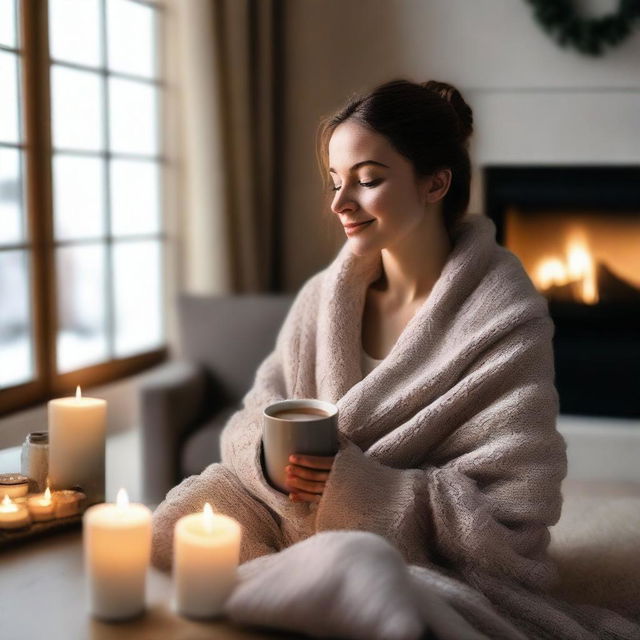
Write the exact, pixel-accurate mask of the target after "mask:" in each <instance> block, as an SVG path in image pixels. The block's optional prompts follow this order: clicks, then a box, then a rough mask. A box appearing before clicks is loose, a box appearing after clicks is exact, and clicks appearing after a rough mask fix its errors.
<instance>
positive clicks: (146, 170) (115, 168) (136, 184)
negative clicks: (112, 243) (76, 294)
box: [111, 160, 160, 235]
mask: <svg viewBox="0 0 640 640" xmlns="http://www.w3.org/2000/svg"><path fill="white" fill-rule="evenodd" d="M158 171H159V167H158V164H157V163H154V162H145V161H143V160H139V161H138V160H114V161H113V162H112V164H111V227H112V234H113V235H132V234H136V233H157V232H158V231H160V216H159V207H158V189H159V184H158Z"/></svg>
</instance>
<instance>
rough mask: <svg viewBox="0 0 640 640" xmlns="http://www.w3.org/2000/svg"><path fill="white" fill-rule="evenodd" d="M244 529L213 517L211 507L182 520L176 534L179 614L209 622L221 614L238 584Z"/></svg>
mask: <svg viewBox="0 0 640 640" xmlns="http://www.w3.org/2000/svg"><path fill="white" fill-rule="evenodd" d="M241 535H242V527H241V526H240V523H239V522H238V521H237V520H234V519H233V518H230V517H228V516H225V515H222V514H214V513H213V511H212V509H211V506H210V505H209V503H207V504H205V506H204V510H203V511H202V512H201V513H192V514H189V515H187V516H183V517H182V518H180V519H179V520H178V522H176V525H175V530H174V539H173V544H174V593H175V604H176V608H177V610H178V612H179V613H181V614H182V615H185V616H189V617H194V618H208V617H213V616H217V615H219V614H221V613H222V608H223V606H224V603H225V601H226V599H227V598H228V597H229V595H230V593H231V591H232V590H233V587H234V585H235V581H236V573H237V567H238V561H239V559H240V538H241Z"/></svg>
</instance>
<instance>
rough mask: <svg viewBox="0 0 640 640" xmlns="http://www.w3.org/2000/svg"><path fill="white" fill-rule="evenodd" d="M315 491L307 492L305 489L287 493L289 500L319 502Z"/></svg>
mask: <svg viewBox="0 0 640 640" xmlns="http://www.w3.org/2000/svg"><path fill="white" fill-rule="evenodd" d="M321 497H322V496H319V495H318V494H316V493H307V492H306V491H296V492H295V493H290V494H289V499H290V500H291V502H320V498H321Z"/></svg>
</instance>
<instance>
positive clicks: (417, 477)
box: [153, 214, 640, 640]
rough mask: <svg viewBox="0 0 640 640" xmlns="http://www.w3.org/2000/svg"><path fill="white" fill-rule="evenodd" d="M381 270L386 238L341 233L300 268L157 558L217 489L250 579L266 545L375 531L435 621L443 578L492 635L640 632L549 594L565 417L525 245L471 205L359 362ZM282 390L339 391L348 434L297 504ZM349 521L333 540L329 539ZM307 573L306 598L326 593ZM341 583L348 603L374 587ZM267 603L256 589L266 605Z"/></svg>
mask: <svg viewBox="0 0 640 640" xmlns="http://www.w3.org/2000/svg"><path fill="white" fill-rule="evenodd" d="M381 270H382V262H381V256H380V255H379V254H376V255H373V254H372V255H367V256H356V255H355V254H353V253H352V252H351V250H350V247H349V243H348V242H346V243H345V245H344V246H343V247H342V248H341V249H340V251H339V252H338V254H337V256H336V257H335V259H334V260H333V261H332V262H331V264H329V265H328V266H327V267H326V268H325V269H324V270H322V271H321V272H319V273H317V274H315V275H314V276H312V277H311V278H309V280H307V281H306V282H305V284H304V285H303V286H302V288H301V290H300V291H299V293H298V295H297V296H296V299H295V300H294V302H293V305H292V307H291V309H290V311H289V313H288V315H287V317H286V319H285V321H284V323H283V326H282V328H281V330H280V332H279V334H278V337H277V340H276V344H275V348H274V350H273V351H272V352H271V353H270V354H269V355H268V356H267V358H266V359H265V360H264V361H263V362H262V363H261V365H260V367H259V368H258V371H257V373H256V377H255V380H254V384H253V386H252V388H251V389H250V390H249V392H248V393H247V394H246V396H245V397H244V399H243V407H242V408H241V409H240V410H239V411H237V412H236V413H235V414H234V415H233V416H231V418H230V419H229V421H228V423H227V424H226V426H225V429H224V431H223V433H222V437H221V453H222V462H221V463H217V464H214V465H211V466H210V467H209V468H207V469H206V470H205V471H204V472H203V473H202V474H201V475H200V476H193V477H191V478H188V479H187V480H185V481H184V482H183V483H182V484H180V485H179V486H178V487H176V488H174V489H172V491H171V492H169V494H168V495H167V498H166V500H165V501H164V502H163V503H162V504H161V505H160V507H159V508H158V509H157V511H156V513H155V514H154V545H153V554H154V561H155V562H156V564H157V565H158V566H164V567H168V566H169V565H170V563H171V545H172V535H173V525H174V523H175V521H176V519H177V518H178V517H180V516H181V515H183V514H185V513H189V512H192V511H196V510H200V509H202V505H203V503H204V501H205V500H208V501H210V502H212V504H213V506H214V508H217V509H219V510H220V511H222V512H223V513H227V514H229V515H231V516H233V517H235V518H236V519H238V520H239V521H240V522H241V524H242V525H243V529H244V533H245V535H244V536H243V542H242V546H241V558H240V559H241V562H242V563H247V567H249V568H245V569H244V572H245V573H244V575H246V576H247V578H246V579H247V580H251V579H256V578H255V573H254V574H252V573H251V571H250V564H251V562H252V561H254V560H255V559H260V558H259V557H260V556H265V555H269V556H270V557H269V559H268V561H265V560H261V562H262V563H263V564H262V565H261V566H263V567H264V568H265V570H266V568H267V567H274V566H275V565H278V564H280V563H282V564H281V566H280V567H279V568H278V571H281V570H286V569H288V570H289V571H290V572H291V574H292V575H294V576H295V575H296V571H298V572H299V571H300V570H301V566H300V565H299V564H296V563H297V562H298V560H299V559H300V558H301V557H303V552H301V555H299V556H298V555H296V553H289V554H287V553H278V552H280V551H282V550H284V549H288V547H291V546H292V545H298V544H300V543H304V542H305V541H307V540H308V538H310V537H311V536H314V535H317V534H319V533H321V532H334V533H335V532H345V533H348V532H350V533H351V535H356V532H369V533H371V534H375V535H376V536H379V537H381V538H383V539H384V540H385V541H386V542H387V543H388V544H389V545H390V546H391V547H393V548H394V549H395V550H397V551H398V552H399V554H400V556H401V557H402V559H403V561H404V563H405V570H406V571H407V572H408V574H409V575H410V577H411V581H412V584H413V587H414V591H415V592H416V593H418V595H419V597H418V598H417V599H415V598H414V599H413V601H412V602H413V604H412V605H411V606H417V607H418V608H419V610H420V611H421V612H422V614H421V615H422V616H423V618H422V619H424V620H425V624H426V625H428V624H429V620H428V616H427V619H425V618H424V612H425V610H428V609H429V607H428V606H427V605H425V604H424V602H425V601H426V599H428V598H429V597H432V596H434V595H435V596H437V597H439V598H441V599H442V600H444V601H445V602H447V603H448V604H450V605H451V606H452V607H454V608H455V609H456V611H457V612H458V613H459V614H460V615H461V616H463V618H464V619H465V620H466V621H468V622H469V623H470V624H472V625H473V626H474V628H475V629H476V630H477V632H478V633H484V634H486V635H488V636H489V637H492V638H493V637H504V638H526V637H531V638H562V639H564V640H568V639H576V640H584V639H587V638H640V626H638V625H637V624H636V623H635V622H634V621H631V620H629V619H626V618H624V617H622V616H621V615H619V614H618V613H616V612H614V611H611V610H608V609H604V608H599V607H596V606H592V605H580V604H570V603H568V602H564V601H562V600H560V599H558V598H555V597H552V596H551V595H550V594H549V591H550V590H551V588H552V587H553V586H554V585H555V584H556V583H557V581H558V571H557V566H556V564H555V562H554V561H553V560H552V559H551V557H550V555H549V553H548V545H549V540H550V535H549V527H550V526H552V525H554V524H555V523H556V522H557V521H558V519H559V517H560V513H561V508H562V494H561V491H560V485H561V482H562V479H563V478H564V477H565V475H566V472H567V458H566V443H565V441H564V439H563V438H562V436H561V435H560V434H559V433H558V431H557V429H556V417H557V414H558V408H559V407H558V395H557V392H556V389H555V386H554V365H553V349H552V337H553V331H554V327H553V323H552V321H551V319H550V317H549V313H548V307H547V302H546V300H545V298H544V297H543V296H541V295H540V294H539V293H538V292H537V291H536V290H535V288H534V286H533V284H532V283H531V281H530V279H529V278H528V276H527V275H526V273H525V271H524V269H523V267H522V265H521V263H520V261H519V260H518V259H517V258H516V257H515V256H514V255H513V254H512V253H511V252H509V251H508V250H507V249H505V248H504V247H501V246H500V245H498V244H497V243H496V240H495V226H494V225H493V223H492V222H491V221H490V220H489V219H488V218H486V217H484V216H479V215H473V214H469V215H467V216H466V217H465V218H464V220H463V221H462V222H461V224H460V225H459V226H458V228H457V230H456V232H455V234H454V237H453V247H452V251H451V253H450V254H449V256H448V259H447V261H446V264H445V265H444V267H443V270H442V272H441V274H440V276H439V278H438V280H437V281H436V283H435V285H434V287H433V289H432V290H431V292H430V294H429V296H428V298H427V300H426V301H425V302H424V304H423V305H422V306H421V307H420V308H419V309H418V311H417V312H416V313H415V315H414V316H413V317H412V318H411V320H410V321H409V322H408V324H407V325H406V327H405V328H404V330H403V332H402V334H401V335H400V336H399V338H398V340H397V341H396V343H395V345H394V346H393V348H392V350H391V352H390V353H389V354H388V355H387V357H386V358H384V360H383V361H382V362H381V363H380V364H379V365H378V366H377V367H376V368H375V369H373V371H371V372H370V373H368V375H363V371H362V368H361V357H360V356H361V348H362V341H361V336H362V314H363V310H364V303H365V299H366V292H367V288H368V287H369V285H370V284H371V283H372V282H374V281H375V280H376V279H377V278H378V277H379V276H380V275H381ZM284 398H318V399H321V400H326V401H329V402H333V403H335V404H337V406H338V408H339V424H338V429H339V439H340V451H339V452H338V454H337V456H336V458H335V461H334V465H333V468H332V470H331V473H330V476H329V479H328V481H327V484H326V489H325V492H324V494H323V496H322V499H321V501H320V502H319V503H318V504H309V503H292V502H291V501H290V500H289V499H288V497H287V495H286V494H283V493H281V492H280V491H278V490H277V489H275V488H274V487H273V486H271V484H270V483H269V482H268V481H267V479H266V477H265V473H264V471H263V464H262V446H261V436H262V412H263V409H264V407H265V406H267V405H268V404H269V403H272V402H274V401H276V400H280V399H284ZM349 537H350V536H349V535H345V536H340V537H335V536H329V537H327V538H325V539H324V540H325V541H326V543H327V547H328V548H332V545H338V546H339V545H342V544H346V543H345V540H348V539H349ZM334 540H335V542H332V541H334ZM330 543H331V544H330ZM306 544H312V543H309V542H308V541H307V543H306ZM365 547H366V545H365ZM305 548H306V547H305ZM303 551H304V550H303ZM332 552H333V553H335V552H336V551H335V549H333V551H332ZM330 555H331V554H329V553H328V557H330ZM363 561H364V560H363ZM284 565H286V568H285V569H283V568H282V567H283V566H284ZM302 568H304V567H302ZM241 569H243V567H241ZM309 570H311V568H309ZM331 570H332V571H336V572H340V571H341V569H340V567H336V566H335V564H334V565H332V569H331ZM274 571H275V569H274ZM240 575H241V576H242V575H243V572H242V571H241V573H240ZM251 575H253V576H254V577H253V578H251V577H250V576H251ZM305 584H306V588H301V589H300V591H299V594H300V595H299V597H300V599H301V600H300V601H302V599H313V598H314V597H315V596H314V591H313V588H312V587H311V585H310V584H309V583H308V582H306V583H305ZM320 597H321V596H320V595H318V598H320ZM365 597H366V593H365ZM344 598H345V600H344V601H342V602H341V603H340V604H341V606H343V607H344V610H345V611H349V610H351V611H353V607H354V606H357V605H358V604H359V603H361V600H360V601H359V600H357V599H354V600H352V601H348V600H347V599H346V598H347V596H346V595H344ZM243 602H244V606H237V602H236V606H235V607H234V609H233V615H234V618H235V619H236V620H238V621H242V620H243V615H244V616H245V618H246V620H247V621H248V620H249V619H251V621H252V622H254V623H255V622H256V621H255V620H254V619H253V614H252V613H251V606H252V605H251V599H250V598H247V599H245V600H243ZM421 603H422V604H421ZM289 605H290V606H291V607H292V606H293V603H289ZM273 606H274V607H276V604H275V602H274V605H273ZM267 609H268V606H265V603H264V600H263V601H261V611H263V612H265V613H264V615H263V619H264V620H265V621H266V620H267V619H268V615H267V613H266V610H267ZM291 611H293V609H291ZM243 612H244V614H243ZM292 617H293V613H292ZM285 618H286V616H285ZM278 620H279V621H280V622H279V624H280V625H281V626H286V624H285V623H283V622H282V616H280V617H279V618H278ZM291 624H292V625H293V626H290V627H289V628H296V627H295V621H292V623H291ZM299 630H300V631H304V632H306V633H308V632H309V630H308V628H306V627H305V628H304V629H302V628H300V629H299ZM348 630H349V629H347V631H348ZM341 631H344V629H342V628H341ZM351 631H352V633H351V637H354V638H355V637H360V636H358V635H357V631H358V629H356V628H355V626H354V628H353V629H352V630H351ZM346 637H350V636H349V634H347V635H346ZM371 637H374V636H373V635H372V636H371ZM407 637H413V636H411V635H407Z"/></svg>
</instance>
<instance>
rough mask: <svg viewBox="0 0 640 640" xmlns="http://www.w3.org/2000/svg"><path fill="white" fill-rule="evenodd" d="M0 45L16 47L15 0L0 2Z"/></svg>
mask: <svg viewBox="0 0 640 640" xmlns="http://www.w3.org/2000/svg"><path fill="white" fill-rule="evenodd" d="M0 44H4V45H6V46H7V47H15V46H16V45H17V42H16V6H15V0H0Z"/></svg>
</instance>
